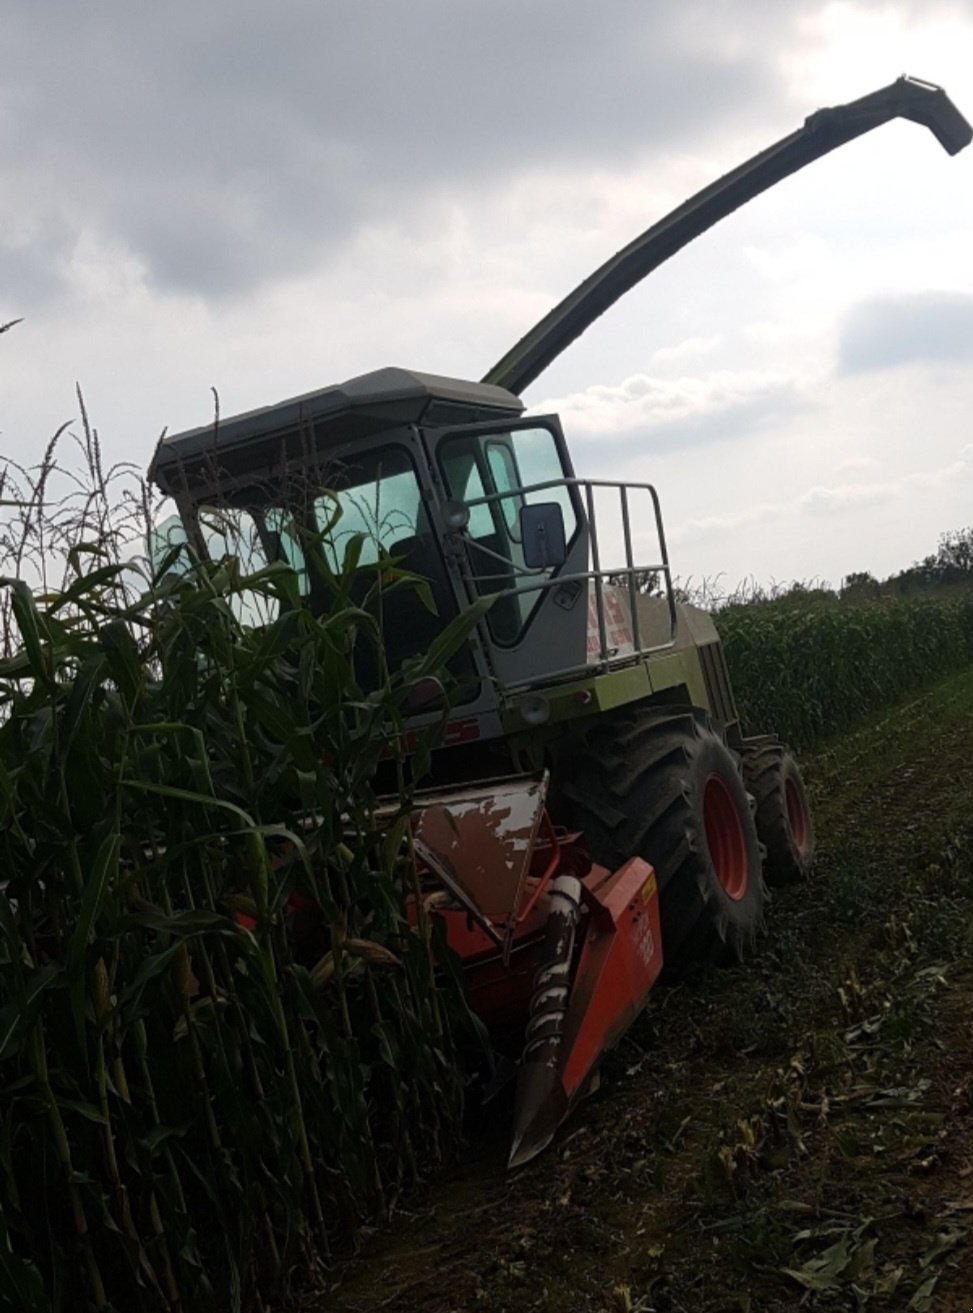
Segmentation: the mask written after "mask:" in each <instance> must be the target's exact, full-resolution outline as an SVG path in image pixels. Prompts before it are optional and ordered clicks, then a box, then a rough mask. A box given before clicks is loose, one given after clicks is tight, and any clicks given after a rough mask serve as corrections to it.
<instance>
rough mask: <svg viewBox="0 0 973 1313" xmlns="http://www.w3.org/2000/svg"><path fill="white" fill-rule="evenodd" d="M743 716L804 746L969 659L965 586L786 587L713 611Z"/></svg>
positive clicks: (970, 612)
mask: <svg viewBox="0 0 973 1313" xmlns="http://www.w3.org/2000/svg"><path fill="white" fill-rule="evenodd" d="M717 624H718V626H719V631H720V635H721V637H722V639H723V643H724V646H725V649H726V659H727V664H728V666H729V669H730V675H731V678H732V680H733V685H734V690H735V692H736V696H737V702H738V705H739V708H740V714H741V717H742V719H743V722H744V725H745V727H746V729H747V730H748V732H750V733H765V732H767V731H769V730H773V731H774V732H775V733H777V734H779V735H780V736H781V737H782V738H783V739H785V740H786V741H787V742H789V743H790V744H791V745H792V746H793V747H795V748H798V749H806V748H808V747H810V746H812V745H814V744H816V743H819V742H820V741H822V740H823V739H827V738H828V737H830V736H831V735H834V734H837V733H839V732H841V731H843V730H845V729H847V728H848V726H849V725H854V724H857V723H859V722H860V721H861V720H862V718H863V717H865V716H867V715H869V714H870V713H872V712H874V711H878V710H880V709H881V708H883V707H888V706H891V705H892V704H893V703H894V702H896V701H897V700H898V699H900V698H902V697H903V696H905V695H906V694H907V693H909V692H911V691H913V690H914V689H917V688H921V687H923V686H924V685H927V684H929V683H931V682H932V681H934V680H936V679H938V678H940V677H941V676H943V675H945V674H948V673H949V672H950V671H953V670H959V669H962V668H963V667H964V666H966V665H968V664H969V663H970V661H971V660H973V592H971V591H969V590H966V589H963V590H954V591H953V592H952V593H951V594H946V595H942V596H937V595H930V596H920V597H914V598H907V599H894V598H875V599H871V600H858V598H857V597H856V598H855V599H847V598H846V599H839V598H837V597H835V596H834V595H828V594H822V593H820V592H819V593H816V594H813V595H810V596H809V595H808V593H807V592H806V591H801V590H799V591H797V592H796V593H795V592H793V591H792V592H791V593H789V594H787V595H785V596H783V597H780V598H778V599H777V600H775V601H769V602H757V603H751V604H749V605H735V606H730V607H727V608H726V609H725V610H723V611H721V612H720V613H719V615H718V616H717Z"/></svg>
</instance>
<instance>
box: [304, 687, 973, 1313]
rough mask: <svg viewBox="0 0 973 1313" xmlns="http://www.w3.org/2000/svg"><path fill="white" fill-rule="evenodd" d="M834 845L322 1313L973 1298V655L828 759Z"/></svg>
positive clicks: (816, 767)
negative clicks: (564, 1114)
mask: <svg viewBox="0 0 973 1313" xmlns="http://www.w3.org/2000/svg"><path fill="white" fill-rule="evenodd" d="M806 774H807V776H808V779H809V783H810V788H811V793H812V799H813V803H814V806H815V815H816V821H817V830H818V851H819V859H818V863H817V870H816V874H815V876H814V877H813V879H812V880H811V882H809V883H808V884H806V885H804V886H802V887H799V888H792V889H787V890H783V891H778V892H777V893H776V894H775V896H774V898H773V903H772V906H771V908H770V911H769V914H768V926H767V931H768V933H767V934H766V936H765V937H764V938H763V940H762V941H761V943H760V944H759V946H758V949H757V951H756V952H755V954H754V955H753V956H752V957H751V959H750V960H749V961H748V962H747V963H745V964H744V965H742V966H740V967H734V968H732V969H729V970H715V969H714V970H710V971H707V972H703V973H701V974H700V975H699V977H698V978H696V979H693V980H690V981H687V982H685V983H683V984H682V985H680V986H678V987H676V988H671V989H667V990H664V991H663V990H659V991H657V992H656V993H655V994H654V995H653V997H652V999H651V1000H650V1004H649V1007H648V1009H647V1011H646V1013H645V1015H644V1017H643V1019H642V1020H641V1021H640V1022H639V1023H638V1025H637V1026H636V1027H635V1028H634V1029H633V1031H632V1032H630V1034H629V1035H628V1036H627V1037H626V1040H625V1041H624V1042H623V1044H622V1046H621V1047H620V1049H619V1050H618V1051H616V1053H614V1054H613V1055H612V1057H611V1058H610V1059H609V1061H608V1062H607V1063H606V1066H605V1071H604V1080H603V1083H602V1087H601V1089H600V1091H599V1092H598V1093H597V1094H596V1095H594V1096H593V1097H592V1098H591V1099H589V1100H588V1101H587V1102H586V1103H585V1104H583V1105H582V1106H581V1107H580V1108H579V1109H578V1110H577V1112H576V1113H575V1114H574V1116H573V1118H572V1119H571V1121H570V1122H569V1123H568V1124H567V1125H566V1126H565V1127H563V1128H562V1130H561V1132H560V1134H559V1135H558V1137H557V1139H556V1141H555V1143H554V1145H553V1147H552V1148H551V1149H550V1150H549V1151H548V1152H547V1153H546V1154H545V1155H544V1156H543V1157H541V1158H539V1159H538V1160H536V1161H534V1162H533V1163H531V1164H529V1165H528V1166H527V1167H525V1168H524V1169H522V1170H521V1171H519V1172H517V1173H513V1174H508V1173H507V1172H506V1170H505V1167H504V1162H505V1152H506V1129H507V1128H506V1127H505V1125H504V1120H503V1117H502V1115H500V1114H496V1115H494V1117H493V1118H492V1120H490V1121H489V1122H488V1123H487V1124H486V1125H485V1126H483V1125H481V1126H480V1127H478V1128H477V1132H476V1135H475V1136H473V1137H471V1143H470V1146H469V1149H468V1151H467V1154H466V1156H465V1159H464V1161H462V1162H461V1163H460V1164H458V1165H457V1167H456V1169H455V1170H454V1172H453V1173H452V1175H451V1177H450V1178H448V1179H446V1180H441V1181H439V1182H438V1183H436V1184H435V1185H434V1186H432V1187H431V1188H430V1189H429V1191H428V1193H427V1194H426V1195H425V1196H424V1197H422V1198H418V1199H415V1198H414V1199H412V1200H411V1201H410V1202H409V1205H408V1211H406V1210H404V1209H400V1211H399V1212H398V1214H397V1216H396V1218H395V1219H393V1222H392V1225H391V1226H389V1227H387V1228H384V1229H382V1230H380V1231H376V1232H375V1233H373V1234H371V1235H368V1236H365V1237H363V1239H362V1248H361V1252H360V1253H359V1254H358V1255H357V1256H356V1257H355V1259H354V1260H352V1261H351V1262H349V1263H348V1264H347V1265H346V1267H345V1268H344V1269H343V1270H342V1271H340V1272H339V1273H337V1274H335V1273H332V1274H331V1275H330V1277H329V1278H328V1279H327V1280H325V1281H323V1282H322V1287H321V1288H320V1289H319V1290H317V1291H316V1292H314V1293H313V1294H312V1293H308V1294H307V1295H306V1296H305V1298H304V1300H303V1302H302V1303H301V1304H300V1308H301V1309H302V1310H304V1311H305V1313H312V1311H313V1313H322V1311H323V1310H325V1309H327V1310H335V1313H363V1311H364V1310H373V1309H374V1310H377V1309H381V1310H384V1311H385V1313H407V1311H408V1313H447V1311H448V1313H467V1311H469V1313H475V1311H478V1310H491V1313H505V1311H507V1310H518V1311H519V1310H525V1311H527V1310H540V1311H553V1310H558V1313H602V1311H604V1313H650V1311H652V1310H654V1311H655V1313H675V1311H676V1310H680V1311H682V1313H724V1311H725V1313H776V1311H777V1310H790V1309H796V1308H802V1309H807V1310H812V1311H813V1310H856V1313H858V1311H861V1310H867V1313H886V1311H889V1313H890V1311H891V1310H909V1311H910V1313H960V1310H963V1311H964V1313H970V1311H971V1310H973V1243H971V1239H970V1230H971V1227H973V672H969V673H965V674H963V675H962V676H959V677H956V678H953V679H951V680H948V681H946V682H944V683H942V684H940V685H938V686H936V687H935V688H933V689H931V690H929V691H927V692H925V693H923V694H922V695H921V696H917V697H915V698H913V699H912V700H911V701H909V702H908V703H906V704H903V705H901V706H899V707H897V708H896V709H895V710H894V711H893V712H890V713H888V714H886V715H885V716H884V717H883V718H882V720H881V721H880V722H872V723H871V724H869V725H868V726H867V727H866V728H864V729H861V730H858V731H856V732H855V733H851V734H848V735H847V736H845V737H843V738H842V739H841V740H840V741H838V742H836V743H834V744H832V745H831V746H830V747H829V748H828V749H827V750H825V751H821V752H819V753H817V754H816V755H815V756H813V757H812V758H810V759H809V760H808V761H807V762H806Z"/></svg>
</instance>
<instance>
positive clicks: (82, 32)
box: [0, 0, 973, 589]
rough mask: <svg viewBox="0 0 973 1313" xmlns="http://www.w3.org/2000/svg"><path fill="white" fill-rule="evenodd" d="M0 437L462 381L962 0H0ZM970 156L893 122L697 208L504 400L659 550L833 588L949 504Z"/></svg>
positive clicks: (941, 525) (105, 440) (971, 49)
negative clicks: (652, 262) (642, 276)
mask: <svg viewBox="0 0 973 1313" xmlns="http://www.w3.org/2000/svg"><path fill="white" fill-rule="evenodd" d="M0 33H2V36H0V48H2V50H3V53H4V56H5V58H4V61H3V63H4V76H3V79H2V80H0V324H2V323H4V322H6V321H9V320H13V319H18V318H20V319H22V320H23V322H22V323H19V324H17V325H16V326H15V327H13V328H11V329H10V330H9V331H8V332H6V333H4V334H3V335H2V336H0V454H2V455H4V456H7V457H12V458H13V459H16V460H18V461H20V462H23V463H31V462H33V461H35V460H37V459H39V457H40V454H41V452H42V451H43V448H44V446H45V445H46V443H47V441H48V439H49V438H50V436H51V435H52V434H53V433H54V431H55V430H56V429H57V428H58V427H59V426H60V425H61V424H63V423H65V422H66V421H73V422H75V424H76V421H77V415H78V404H77V400H76V395H75V389H76V385H80V387H81V389H82V391H83V394H84V398H85V401H86V405H87V408H88V411H89V413H90V416H91V419H92V421H93V423H94V424H95V425H96V426H97V428H98V431H99V434H100V436H101V441H102V445H103V449H104V451H105V453H106V454H107V456H108V457H109V459H111V460H117V461H131V462H133V463H134V464H135V465H136V466H138V467H144V466H145V465H147V463H148V461H149V459H150V457H151V454H152V450H153V447H154V444H155V442H156V440H157V438H158V436H159V435H160V433H161V432H162V431H163V430H168V431H170V432H174V431H178V430H180V429H183V428H188V427H192V426H195V425H198V424H202V423H205V422H207V421H208V419H209V418H210V416H211V414H212V405H213V401H212V393H211V389H212V388H216V389H217V390H218V393H219V397H220V405H221V409H222V413H223V414H224V415H229V414H234V413H237V412H239V411H243V410H247V409H251V408H253V407H255V406H261V405H267V404H270V403H272V402H275V401H278V400H281V399H283V398H285V397H288V396H293V395H296V394H299V393H302V392H307V391H311V390H313V389H316V388H320V387H325V386H327V385H329V384H331V383H335V382H339V381H341V380H343V379H345V378H348V377H351V376H353V375H356V374H360V373H364V372H366V371H368V370H371V369H376V368H379V367H382V366H384V365H401V366H404V367H406V368H411V369H417V370H421V371H427V372H432V373H440V374H450V375H455V376H458V377H466V378H479V377H481V376H482V375H483V374H484V373H485V372H486V370H487V369H488V368H489V367H490V365H492V364H493V363H494V362H495V361H496V360H497V359H499V357H500V356H502V355H503V354H504V352H505V351H506V350H507V349H508V348H509V347H510V346H511V345H512V344H513V343H514V342H515V341H516V340H517V339H518V338H519V337H520V336H521V335H522V334H523V333H524V332H526V331H527V330H528V329H529V328H530V327H531V326H532V325H533V324H534V322H535V321H536V320H537V319H539V318H540V317H541V316H542V315H543V314H544V313H545V312H546V311H547V310H548V309H549V308H550V307H551V306H552V305H554V304H555V303H556V302H557V301H559V300H560V299H561V297H562V296H564V295H565V294H566V293H568V292H569V291H570V290H571V289H572V288H573V287H574V286H575V285H576V284H577V283H578V282H580V281H581V280H582V279H583V278H585V277H586V276H587V275H588V274H590V273H591V272H592V271H593V270H594V269H595V268H596V267H597V266H598V265H600V264H601V263H602V261H604V260H605V259H607V258H608V257H609V256H610V255H611V254H612V253H613V252H614V251H615V250H617V249H618V248H619V247H621V246H623V245H625V244H626V243H627V242H629V241H630V240H631V239H632V238H633V237H635V236H636V235H637V234H638V233H639V232H640V231H642V230H643V229H644V228H646V227H647V226H648V225H649V224H651V223H653V222H655V221H656V220H657V219H659V218H661V217H662V216H663V215H664V214H666V213H667V212H668V211H669V210H670V209H672V208H673V207H674V206H675V205H677V204H679V203H680V202H681V201H682V200H684V199H686V198H687V197H688V196H690V195H691V194H692V193H694V192H695V191H696V190H698V189H699V188H700V187H702V186H704V185H706V184H707V183H709V182H711V181H712V180H713V179H715V178H716V177H718V176H719V175H721V174H722V173H724V172H726V171H727V170H728V169H731V168H733V167H735V166H736V165H737V164H739V163H741V162H742V161H743V160H744V159H746V158H748V157H749V156H750V155H752V154H754V153H755V152H756V151H758V150H761V149H763V148H764V147H766V146H768V145H770V144H771V143H772V142H774V141H776V140H777V139H779V138H780V137H783V136H785V135H786V134H787V133H789V132H791V131H793V130H794V129H795V128H797V127H799V126H800V124H801V123H802V122H803V120H804V118H805V116H806V115H807V114H809V113H811V112H813V111H814V110H816V109H818V108H820V107H822V106H826V105H834V104H841V103H844V102H846V101H848V100H853V99H855V98H857V97H858V96H860V95H863V94H865V93H866V92H869V91H873V90H875V89H877V88H878V87H881V86H885V85H887V84H888V83H890V82H891V81H893V80H894V79H895V78H896V77H897V76H899V75H900V74H902V73H909V74H912V75H914V76H916V77H920V78H923V79H926V80H928V81H932V82H937V83H940V84H942V85H943V86H945V88H946V90H947V91H948V92H949V94H950V95H951V97H952V98H953V100H954V101H955V103H956V104H957V105H958V107H959V108H960V109H961V110H963V111H964V112H965V114H966V115H967V117H969V118H971V119H973V76H971V69H973V5H971V4H970V3H969V0H966V3H939V2H938V0H923V2H922V3H909V2H907V0H892V2H890V3H867V2H866V0H848V2H846V3H821V2H819V0H788V3H786V4H784V3H780V0H773V2H771V0H706V2H705V3H704V2H703V0H678V3H677V2H676V0H656V3H652V4H650V3H647V2H646V0H600V2H599V3H598V4H597V5H594V4H590V3H581V0H569V2H568V3H554V2H553V0H516V2H515V0H408V2H407V3H406V0H382V2H381V3H378V2H377V0H327V3H322V2H321V0H275V2H274V3H270V2H269V0H261V2H260V3H257V2H256V0H235V3H232V4H231V3H229V0H193V3H186V2H185V0H170V3H168V4H166V5H165V6H159V5H154V6H148V5H139V4H132V3H131V0H125V2H124V3H123V2H121V0H90V2H89V3H87V4H85V5H83V6H80V5H76V4H69V3H67V0H48V2H46V3H44V4H42V5H41V4H28V3H27V2H26V0H0ZM971 365H973V147H970V148H969V149H967V150H966V151H965V152H963V153H961V154H960V155H958V156H956V157H953V158H951V157H949V156H948V155H947V154H946V153H945V152H944V151H943V150H942V149H941V148H940V147H939V145H938V144H937V142H936V141H935V139H934V138H933V137H932V135H931V134H930V133H929V132H927V131H926V130H925V129H923V128H920V127H918V126H917V125H915V124H912V123H907V122H903V121H897V122H893V123H890V124H887V125H885V126H883V127H881V128H879V129H877V130H876V131H875V132H872V133H869V134H867V135H866V136H864V137H862V138H860V139H859V140H858V141H856V142H854V143H852V144H850V145H849V146H846V147H845V148H843V149H841V150H839V151H837V152H835V153H834V154H832V155H830V156H828V157H826V158H825V159H824V160H822V161H819V162H817V163H815V164H813V165H811V166H809V167H808V168H807V169H805V170H803V171H802V172H801V173H799V174H797V175H796V176H795V177H793V178H791V179H788V180H787V181H785V182H784V183H782V184H780V185H778V186H777V187H775V188H773V189H772V190H771V191H769V192H767V193H766V194H764V195H763V196H762V197H760V198H758V199H756V200H755V201H752V202H751V203H750V204H749V205H747V206H745V207H744V208H743V209H741V210H740V211H738V212H737V213H735V214H734V215H732V216H731V217H730V218H728V219H726V220H724V221H723V222H722V223H721V224H719V225H718V226H717V227H715V228H714V229H712V230H711V231H710V232H708V233H706V234H704V235H703V236H701V237H700V238H698V239H697V240H696V241H695V242H694V243H692V244H691V245H690V246H688V247H687V248H686V249H685V250H683V251H682V252H681V253H679V254H678V255H676V256H675V257H674V258H673V259H672V260H671V261H669V262H668V263H667V264H666V265H664V266H663V267H662V268H661V269H659V270H658V271H657V272H656V273H654V274H653V275H651V276H650V277H649V278H648V279H646V281H645V282H644V283H642V284H641V285H640V286H639V287H638V288H637V289H635V290H634V291H632V292H631V293H629V294H628V295H627V296H626V297H625V298H623V300H622V301H620V302H619V303H618V304H617V305H616V306H615V307H613V308H612V309H611V310H609V311H608V312H607V313H606V314H605V316H604V317H603V318H602V319H600V320H599V321H598V322H597V323H596V324H595V325H594V326H592V328H590V329H589V330H588V332H587V333H586V334H585V335H584V336H583V337H582V338H581V339H580V340H579V341H578V342H576V343H575V344H574V345H573V346H571V347H570V348H569V349H568V350H567V351H566V352H565V353H564V354H563V355H562V356H561V357H560V358H559V359H558V360H557V361H556V362H554V364H553V365H552V366H551V367H550V368H549V369H548V370H547V371H546V372H545V373H544V374H542V375H541V377H540V378H539V379H538V380H537V381H536V382H535V383H534V384H532V385H531V386H530V387H529V388H528V389H526V391H525V393H524V400H525V402H526V403H527V405H528V407H529V409H530V411H531V412H533V413H537V414H543V413H549V412H552V411H553V412H556V413H558V414H560V416H561V419H562V422H563V424H564V428H565V432H566V435H567V437H568V441H569V444H570V446H571V448H572V452H573V456H574V461H575V465H576V467H577V470H578V473H579V474H582V475H585V476H589V477H600V478H610V479H631V480H640V481H649V482H651V483H653V484H654V485H655V486H656V488H657V489H658V492H659V495H660V497H661V500H662V507H663V514H664V517H665V522H666V527H667V535H668V540H669V548H670V554H671V558H672V563H673V568H674V571H675V573H676V574H677V575H679V576H680V577H681V578H682V579H684V580H690V581H694V582H698V581H701V580H709V581H711V582H712V583H716V584H722V585H723V586H725V587H726V588H727V589H729V588H732V587H733V586H735V585H736V584H737V583H738V582H740V581H742V580H746V579H752V580H756V581H758V582H760V583H763V584H767V583H770V582H775V581H776V582H784V581H787V580H791V579H801V580H812V579H818V580H826V581H829V582H831V583H832V584H836V583H839V582H840V580H841V578H842V577H843V576H844V575H845V574H848V573H850V572H851V571H858V570H870V571H872V572H873V573H875V574H877V575H880V576H884V575H887V574H889V573H891V572H893V571H895V570H898V569H901V568H904V567H906V566H908V565H909V564H910V563H911V562H912V561H914V560H916V559H918V558H920V557H922V556H924V555H926V554H927V553H928V552H930V551H932V550H934V548H935V546H936V542H937V539H938V537H939V535H940V533H942V532H943V531H946V530H951V529H956V528H961V527H965V526H967V525H969V524H973V423H971V402H973V378H971Z"/></svg>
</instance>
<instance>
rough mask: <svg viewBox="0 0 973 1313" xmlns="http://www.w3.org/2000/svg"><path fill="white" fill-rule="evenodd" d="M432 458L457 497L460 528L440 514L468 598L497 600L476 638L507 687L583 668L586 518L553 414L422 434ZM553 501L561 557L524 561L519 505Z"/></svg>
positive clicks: (447, 498) (446, 493)
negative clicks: (462, 512)
mask: <svg viewBox="0 0 973 1313" xmlns="http://www.w3.org/2000/svg"><path fill="white" fill-rule="evenodd" d="M424 436H425V439H426V442H427V444H428V446H429V448H430V450H429V458H430V464H431V465H432V466H433V468H434V469H435V471H436V474H437V479H438V481H439V483H440V487H441V490H442V494H443V504H441V506H440V515H441V516H442V509H443V505H444V504H445V503H446V502H453V503H457V502H458V503H462V504H463V505H464V506H465V507H466V508H467V512H468V519H467V522H466V524H465V526H464V527H463V528H461V529H456V528H455V527H451V526H450V524H449V523H447V520H446V518H445V517H444V518H442V531H443V533H444V536H445V538H446V541H447V542H452V544H453V549H454V550H455V551H456V553H457V555H458V557H459V561H458V563H459V566H460V573H461V574H462V576H463V579H464V583H465V586H466V589H467V595H468V597H469V598H470V600H471V601H472V600H473V599H475V598H476V597H481V596H485V595H488V594H492V595H494V596H495V597H496V601H495V602H494V604H493V606H492V607H491V609H490V610H489V611H488V612H487V616H486V620H485V621H484V624H483V634H482V637H483V640H484V642H485V643H486V645H487V649H488V651H489V655H490V660H491V664H492V665H493V669H494V673H495V675H496V677H497V679H498V680H499V682H500V684H501V686H502V687H504V688H511V687H516V686H523V685H530V684H538V683H544V682H546V681H547V680H549V679H551V678H556V677H559V676H561V677H566V676H567V675H568V674H569V673H573V672H575V671H578V672H581V671H583V669H584V667H585V661H586V638H587V609H588V584H587V580H585V579H583V578H580V579H579V578H577V577H576V576H579V575H580V576H583V575H585V574H586V573H587V571H588V569H589V566H588V525H587V521H586V519H585V515H584V510H583V505H582V500H581V497H580V496H579V494H578V489H577V488H576V486H575V485H574V483H573V479H574V471H573V468H572V466H571V461H570V457H569V456H568V452H567V448H566V446H565V443H564V437H563V435H562V433H561V427H560V423H559V422H558V420H557V418H556V417H554V416H546V417H542V418H538V419H530V420H517V421H514V422H512V423H511V422H509V421H508V422H505V423H502V424H499V425H498V424H496V423H493V424H474V425H465V426H464V427H462V428H456V429H451V430H448V431H444V432H442V433H431V432H430V431H429V430H426V431H425V435H424ZM541 504H547V505H555V506H557V507H558V508H559V510H560V516H561V520H562V522H563V526H564V539H565V555H564V560H563V561H562V562H561V563H560V564H558V565H555V566H548V567H537V566H531V565H529V564H528V559H529V558H530V556H531V553H530V551H529V550H527V551H526V552H525V544H524V542H523V541H522V515H521V511H522V509H523V508H524V507H525V506H537V505H541Z"/></svg>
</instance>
